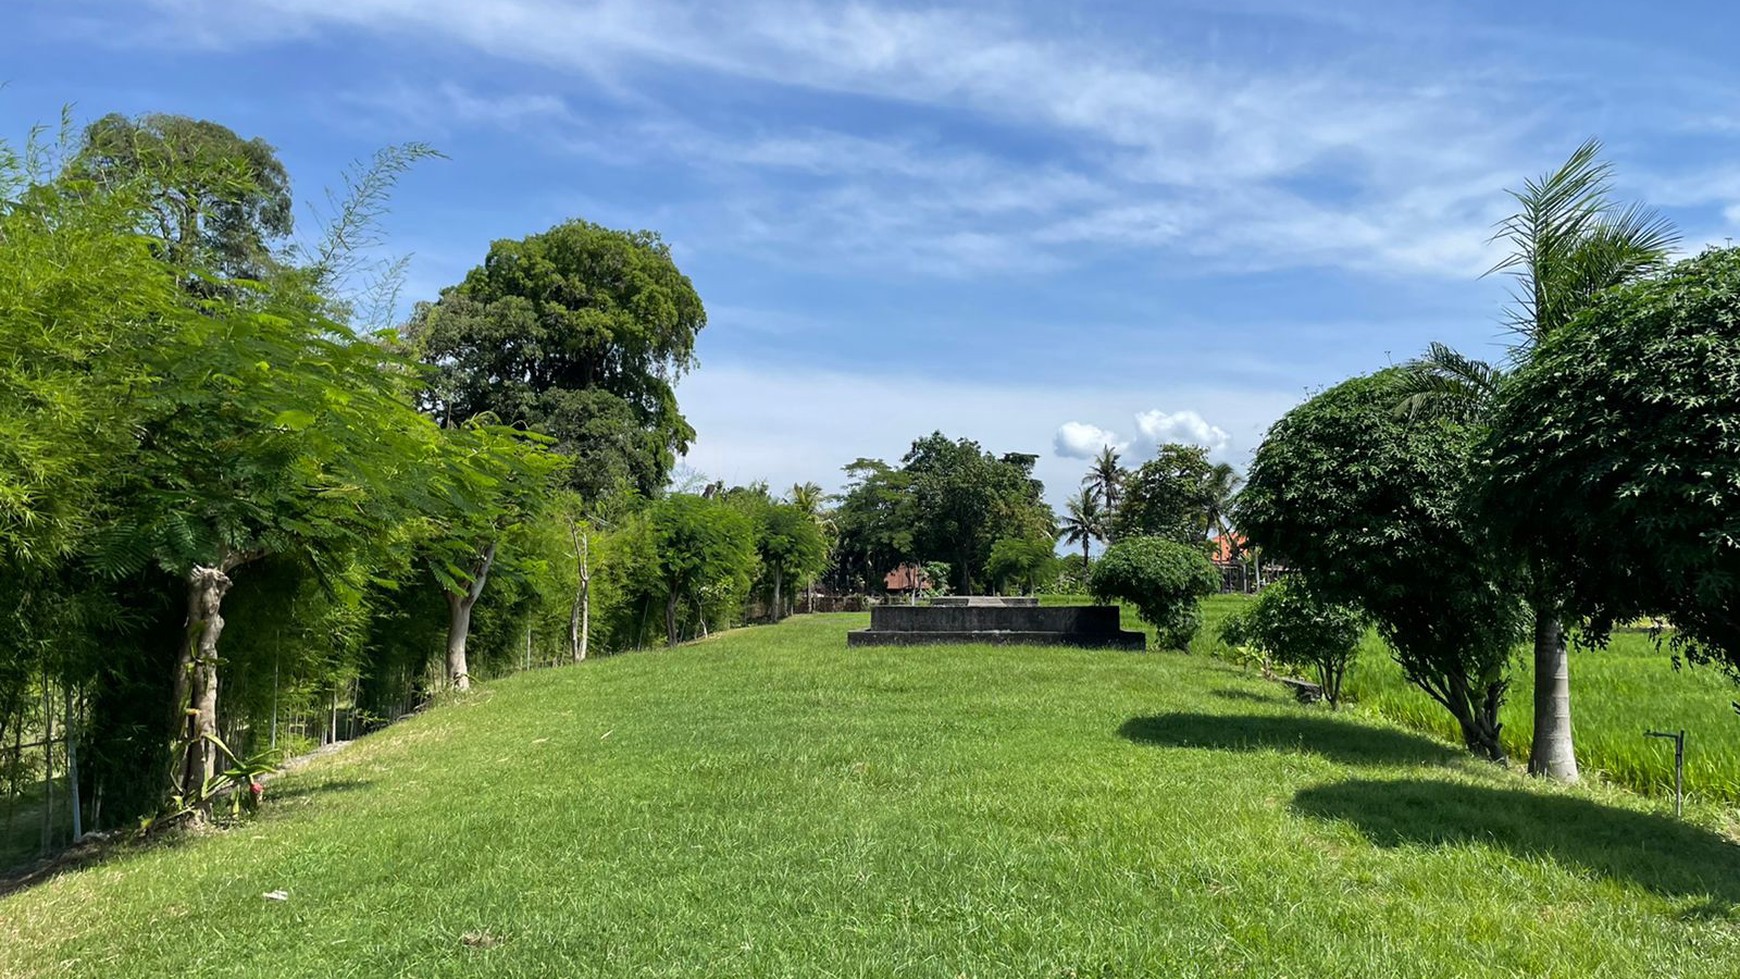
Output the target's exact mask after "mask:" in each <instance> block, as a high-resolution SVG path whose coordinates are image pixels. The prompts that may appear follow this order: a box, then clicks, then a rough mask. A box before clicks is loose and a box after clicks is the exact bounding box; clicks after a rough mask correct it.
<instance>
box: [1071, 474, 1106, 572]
mask: <svg viewBox="0 0 1740 979" xmlns="http://www.w3.org/2000/svg"><path fill="white" fill-rule="evenodd" d="M1064 509H1065V510H1066V511H1067V515H1066V516H1065V517H1064V518H1063V524H1062V530H1063V539H1064V541H1065V542H1067V543H1070V544H1080V545H1081V565H1082V567H1083V568H1086V567H1087V564H1088V546H1089V545H1090V544H1092V543H1093V542H1094V541H1096V540H1099V541H1103V540H1105V539H1106V511H1105V510H1104V509H1103V508H1102V507H1101V506H1100V498H1099V497H1098V496H1095V495H1094V491H1093V489H1092V488H1090V487H1083V488H1082V491H1081V492H1080V493H1078V494H1076V495H1075V496H1074V497H1072V498H1070V500H1069V502H1068V503H1066V504H1065V505H1064Z"/></svg>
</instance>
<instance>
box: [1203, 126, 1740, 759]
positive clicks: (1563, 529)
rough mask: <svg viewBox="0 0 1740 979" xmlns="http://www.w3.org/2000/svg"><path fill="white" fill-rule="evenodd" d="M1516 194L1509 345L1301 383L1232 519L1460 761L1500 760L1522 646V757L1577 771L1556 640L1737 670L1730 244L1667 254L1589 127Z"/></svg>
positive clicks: (1431, 352) (1735, 343)
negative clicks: (1650, 620) (1665, 646)
mask: <svg viewBox="0 0 1740 979" xmlns="http://www.w3.org/2000/svg"><path fill="white" fill-rule="evenodd" d="M1513 196H1514V197H1515V199H1516V202H1517V211H1516V213H1515V214H1514V215H1513V216H1512V217H1510V218H1509V219H1507V220H1506V221H1504V222H1503V223H1502V224H1501V225H1500V226H1499V233H1498V236H1497V238H1498V240H1502V241H1504V242H1506V243H1507V244H1508V245H1509V246H1510V248H1511V251H1510V253H1509V254H1508V255H1507V257H1506V258H1505V259H1504V260H1503V261H1501V262H1500V263H1499V264H1498V265H1497V266H1496V267H1495V268H1494V270H1493V271H1494V272H1496V273H1504V274H1508V275H1511V276H1512V277H1513V278H1514V281H1515V283H1516V289H1515V291H1514V293H1513V295H1514V302H1513V304H1512V306H1511V309H1510V316H1511V325H1512V327H1513V329H1514V331H1515V335H1516V337H1517V342H1516V343H1515V345H1514V346H1513V347H1512V349H1511V351H1510V356H1509V358H1508V360H1507V361H1506V362H1505V363H1502V364H1496V365H1495V364H1488V363H1484V362H1482V361H1479V360H1476V359H1474V358H1471V357H1467V356H1465V355H1463V354H1460V353H1458V352H1456V351H1454V350H1452V349H1450V348H1449V347H1446V346H1443V345H1441V344H1434V345H1433V346H1431V347H1430V348H1429V349H1428V350H1427V351H1426V352H1425V353H1424V354H1423V355H1422V356H1421V357H1420V358H1418V359H1417V360H1414V361H1412V362H1409V363H1408V364H1405V365H1403V366H1401V367H1395V368H1388V369H1385V370H1382V371H1379V372H1377V373H1375V374H1371V375H1368V376H1364V377H1356V378H1353V379H1351V380H1348V381H1344V382H1342V383H1341V384H1338V385H1335V386H1334V387H1331V388H1329V389H1328V390H1326V391H1324V392H1322V393H1320V394H1318V395H1316V396H1315V397H1313V398H1311V399H1309V400H1308V401H1306V402H1305V403H1304V404H1302V405H1300V406H1299V407H1297V408H1295V409H1294V410H1292V411H1291V412H1289V413H1288V414H1287V415H1286V416H1285V417H1284V418H1282V419H1281V420H1280V421H1279V422H1277V423H1276V424H1275V426H1274V427H1273V428H1271V429H1270V431H1269V433H1268V436H1267V438H1266V439H1265V440H1264V442H1263V444H1262V446H1261V447H1260V448H1259V449H1258V451H1257V453H1256V457H1255V460H1254V462H1253V464H1252V466H1251V469H1250V472H1249V476H1248V483H1247V486H1246V488H1245V490H1244V492H1243V493H1242V494H1241V495H1240V497H1239V501H1238V505H1237V509H1236V516H1237V522H1238V525H1239V527H1240V528H1241V529H1242V530H1244V531H1245V532H1246V533H1247V534H1248V535H1249V536H1250V538H1251V540H1252V541H1253V542H1255V543H1257V544H1259V545H1260V546H1261V547H1263V548H1264V549H1265V550H1266V551H1268V552H1269V553H1272V554H1274V555H1276V556H1278V557H1280V558H1282V559H1283V560H1285V561H1286V562H1287V563H1288V564H1290V565H1292V566H1293V567H1295V568H1297V569H1299V570H1301V571H1302V572H1304V574H1305V575H1306V576H1307V578H1308V579H1309V583H1310V586H1311V588H1312V590H1313V592H1314V593H1316V594H1319V595H1321V596H1323V597H1324V598H1325V599H1327V600H1330V601H1335V602H1343V603H1346V604H1347V605H1349V606H1352V607H1354V608H1356V609H1358V610H1359V611H1360V612H1362V613H1363V614H1364V615H1365V616H1366V617H1367V618H1368V619H1369V620H1370V621H1372V622H1373V623H1374V624H1375V625H1376V626H1377V628H1378V630H1379V632H1380V633H1382V635H1383V636H1384V638H1385V639H1386V640H1387V641H1388V642H1389V645H1390V647H1391V649H1392V651H1393V653H1394V655H1395V656H1396V658H1397V660H1398V661H1399V662H1400V663H1401V665H1402V668H1403V670H1404V672H1405V674H1406V675H1407V677H1408V679H1409V680H1410V681H1412V682H1413V683H1415V684H1416V685H1418V686H1419V687H1421V688H1422V689H1423V690H1425V691H1426V692H1427V693H1428V694H1429V695H1430V696H1431V697H1432V698H1433V699H1434V700H1436V701H1437V702H1438V703H1440V704H1442V705H1443V706H1444V707H1445V709H1446V710H1448V711H1449V712H1450V713H1451V714H1452V715H1453V716H1454V717H1455V718H1456V720H1457V722H1458V724H1459V725H1460V727H1461V729H1462V732H1463V736H1464V739H1465V741H1466V742H1467V745H1468V747H1469V749H1470V750H1472V751H1474V752H1475V753H1477V754H1479V755H1482V756H1484V757H1488V758H1492V759H1494V760H1502V759H1503V758H1504V756H1505V749H1504V746H1503V743H1502V740H1501V731H1500V727H1499V722H1498V711H1499V707H1500V705H1501V704H1502V702H1503V699H1504V697H1505V695H1506V692H1507V690H1508V688H1509V685H1510V683H1511V682H1512V671H1511V667H1512V663H1511V649H1512V648H1513V646H1514V644H1516V643H1517V642H1519V641H1524V640H1525V639H1526V640H1532V641H1531V643H1530V644H1531V646H1532V655H1531V657H1530V663H1531V665H1532V668H1533V683H1534V693H1535V696H1534V732H1533V741H1532V744H1531V747H1530V752H1529V755H1530V757H1529V770H1530V771H1531V772H1532V773H1535V774H1538V775H1542V776H1547V777H1552V778H1557V779H1561V780H1566V781H1574V780H1576V779H1577V778H1578V768H1577V763H1576V753H1575V747H1574V743H1573V739H1572V724H1571V692H1572V687H1571V682H1570V663H1571V658H1570V656H1569V654H1568V649H1567V638H1568V635H1576V636H1580V637H1581V639H1582V641H1583V642H1585V643H1588V644H1599V643H1601V642H1603V641H1604V639H1605V636H1606V635H1607V633H1608V631H1609V630H1610V629H1611V628H1612V627H1613V626H1614V625H1615V624H1616V623H1623V622H1626V621H1629V620H1633V619H1636V618H1639V617H1644V616H1654V617H1661V618H1664V619H1665V620H1666V621H1667V622H1668V623H1669V626H1670V629H1669V631H1668V632H1667V634H1666V636H1667V639H1668V641H1669V642H1670V643H1671V645H1672V646H1673V647H1674V648H1675V649H1676V650H1677V651H1679V652H1681V653H1683V654H1685V655H1686V656H1687V657H1689V658H1691V659H1694V660H1707V661H1713V662H1717V663H1721V664H1723V665H1725V666H1727V667H1728V668H1729V669H1730V670H1731V671H1732V670H1736V668H1737V666H1740V628H1736V627H1735V625H1734V623H1735V622H1736V621H1740V617H1737V616H1736V614H1735V611H1734V610H1735V609H1736V608H1740V601H1737V599H1740V584H1737V583H1740V557H1737V556H1736V555H1737V554H1740V551H1737V549H1736V546H1735V541H1736V540H1740V536H1737V533H1740V507H1737V506H1736V500H1740V497H1737V496H1736V489H1737V488H1740V471H1736V463H1735V461H1734V460H1735V459H1736V458H1737V456H1736V454H1735V450H1736V449H1737V448H1740V445H1736V443H1735V435H1734V434H1733V433H1735V432H1740V395H1737V394H1736V391H1737V390H1740V388H1737V387H1736V385H1735V384H1734V383H1733V380H1734V376H1735V375H1734V374H1733V373H1732V371H1733V365H1734V364H1735V363H1740V331H1736V328H1735V324H1736V323H1740V298H1737V297H1740V258H1737V256H1736V253H1735V252H1734V251H1732V250H1724V249H1717V250H1711V251H1709V252H1706V253H1705V254H1704V255H1702V256H1700V257H1697V258H1694V259H1689V260H1685V261H1681V262H1678V263H1674V262H1672V260H1671V259H1672V250H1673V248H1674V247H1675V245H1676V243H1677V240H1678V237H1677V233H1676V232H1675V231H1674V229H1673V228H1672V227H1671V225H1669V224H1668V223H1667V222H1666V221H1665V220H1663V219H1662V218H1661V217H1660V216H1659V215H1657V214H1655V213H1654V212H1653V211H1651V210H1649V209H1648V208H1646V207H1643V206H1641V205H1637V204H1623V203H1620V202H1617V201H1615V200H1614V199H1613V196H1612V193H1611V169H1610V167H1609V166H1608V165H1607V164H1606V163H1604V162H1602V161H1601V159H1600V146H1599V144H1598V143H1596V142H1594V141H1590V142H1589V143H1586V144H1585V145H1583V146H1581V147H1579V148H1578V149H1577V151H1576V152H1575V153H1573V154H1572V155H1571V157H1570V158H1569V159H1568V160H1567V161H1566V162H1565V164H1564V165H1563V166H1562V167H1560V168H1558V169H1557V170H1555V171H1553V172H1551V173H1548V174H1546V175H1544V176H1542V177H1541V178H1540V179H1538V180H1533V181H1530V182H1529V183H1528V184H1527V185H1526V186H1525V187H1524V188H1523V189H1522V190H1521V191H1517V192H1515V193H1514V195H1513ZM1736 675H1737V676H1740V672H1736Z"/></svg>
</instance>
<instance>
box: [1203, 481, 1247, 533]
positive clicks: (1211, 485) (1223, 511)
mask: <svg viewBox="0 0 1740 979" xmlns="http://www.w3.org/2000/svg"><path fill="white" fill-rule="evenodd" d="M1244 481H1245V479H1244V477H1243V476H1240V475H1239V474H1238V470H1236V469H1234V468H1233V467H1232V466H1231V465H1229V464H1227V463H1224V462H1217V463H1215V464H1214V467H1213V468H1211V469H1210V470H1209V471H1208V479H1207V481H1206V482H1204V483H1203V487H1202V494H1203V503H1204V504H1205V505H1206V507H1207V509H1206V512H1205V514H1204V516H1205V517H1206V522H1207V524H1208V528H1207V529H1208V531H1209V532H1210V533H1214V534H1219V535H1220V536H1222V537H1226V538H1228V539H1229V540H1230V539H1231V536H1232V526H1231V525H1230V524H1228V523H1227V514H1229V513H1231V512H1232V507H1233V498H1234V497H1236V496H1238V493H1239V484H1241V483H1243V482H1244Z"/></svg>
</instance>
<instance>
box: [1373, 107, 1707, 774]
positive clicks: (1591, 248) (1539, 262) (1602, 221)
mask: <svg viewBox="0 0 1740 979" xmlns="http://www.w3.org/2000/svg"><path fill="white" fill-rule="evenodd" d="M1600 155H1601V144H1600V143H1599V142H1598V141H1596V140H1593V139H1592V140H1589V141H1588V142H1586V143H1584V144H1583V145H1582V146H1579V147H1578V148H1577V151H1576V152H1575V153H1572V154H1571V157H1570V159H1568V160H1566V161H1565V164H1564V166H1562V167H1560V168H1559V169H1558V170H1556V171H1554V172H1552V173H1550V174H1547V175H1545V176H1543V177H1541V178H1540V179H1538V180H1530V181H1528V182H1527V183H1526V184H1524V185H1523V189H1522V190H1521V191H1512V192H1511V196H1512V197H1514V198H1515V199H1516V202H1517V212H1516V213H1515V214H1513V215H1511V216H1510V217H1508V218H1506V219H1505V220H1504V221H1502V222H1500V223H1499V225H1498V232H1497V233H1496V234H1495V235H1494V236H1493V240H1495V241H1503V242H1505V243H1507V244H1508V245H1509V246H1510V248H1511V251H1510V254H1509V255H1508V256H1506V257H1505V259H1504V260H1503V261H1501V262H1499V263H1498V264H1497V265H1495V266H1493V268H1492V269H1491V271H1490V272H1489V273H1488V274H1491V273H1492V272H1500V273H1504V274H1507V275H1510V276H1512V277H1513V278H1514V279H1515V283H1516V287H1515V289H1514V291H1513V292H1512V294H1511V295H1512V303H1511V309H1510V313H1509V315H1510V325H1511V328H1512V329H1513V330H1514V331H1515V332H1516V334H1517V335H1518V337H1519V340H1518V342H1517V343H1516V344H1515V345H1514V346H1513V347H1512V348H1511V351H1510V356H1511V360H1512V363H1513V364H1514V363H1518V362H1520V361H1522V360H1524V359H1525V358H1527V356H1528V355H1529V353H1530V352H1531V351H1532V350H1533V349H1534V346H1535V345H1536V344H1537V343H1539V342H1541V340H1543V339H1545V338H1546V337H1547V336H1550V335H1551V334H1552V333H1553V332H1554V331H1556V330H1558V329H1560V328H1561V327H1563V326H1564V325H1565V324H1567V323H1569V322H1570V321H1571V320H1572V318H1573V317H1575V316H1576V315H1577V314H1578V313H1579V312H1580V311H1582V310H1583V309H1584V308H1585V307H1587V306H1588V305H1589V304H1590V303H1591V302H1593V301H1594V299H1595V297H1596V296H1597V295H1598V294H1599V293H1601V292H1602V290H1605V289H1608V288H1611V287H1613V286H1616V285H1620V284H1622V283H1625V282H1628V281H1631V280H1633V279H1636V278H1639V277H1641V276H1644V275H1648V274H1650V273H1652V272H1655V271H1657V270H1659V269H1660V268H1662V267H1663V266H1664V265H1665V264H1666V263H1667V260H1668V256H1669V254H1670V253H1671V251H1672V250H1673V248H1674V246H1675V244H1677V243H1678V241H1679V233H1678V232H1677V231H1675V230H1674V227H1673V225H1672V224H1671V223H1669V222H1668V221H1667V220H1666V219H1665V218H1663V217H1661V216H1660V215H1658V214H1657V213H1655V212H1654V211H1653V210H1651V209H1649V208H1647V207H1644V206H1642V205H1639V204H1624V205H1622V204H1619V203H1617V202H1615V201H1613V200H1612V199H1611V196H1610V195H1611V192H1612V172H1613V171H1612V166H1611V165H1610V164H1608V163H1605V162H1603V161H1602V160H1601V159H1600ZM1407 370H1408V377H1409V379H1408V383H1407V388H1408V393H1407V396H1406V397H1405V398H1404V399H1403V400H1402V402H1401V404H1400V405H1399V406H1398V410H1399V411H1403V412H1405V413H1407V414H1410V415H1421V414H1425V415H1431V416H1436V417H1451V418H1456V419H1458V420H1461V421H1464V422H1471V423H1478V422H1479V421H1480V420H1481V419H1483V418H1484V417H1486V413H1487V411H1488V409H1489V408H1490V407H1491V405H1492V403H1493V400H1494V398H1495V397H1496V395H1497V393H1498V391H1499V390H1500V389H1501V387H1502V386H1503V384H1504V382H1505V379H1506V377H1507V376H1508V369H1507V368H1505V367H1498V366H1494V365H1492V364H1488V363H1485V362H1483V361H1480V360H1476V359H1474V358H1471V357H1465V356H1463V355H1462V354H1459V353H1457V352H1456V351H1455V350H1452V349H1451V348H1449V347H1447V346H1445V345H1443V344H1440V343H1435V344H1433V345H1432V346H1431V347H1429V348H1428V349H1427V351H1426V353H1425V355H1424V356H1422V357H1420V358H1419V359H1418V360H1415V361H1413V362H1411V363H1410V364H1408V365H1407ZM1532 572H1533V575H1532V577H1533V584H1532V587H1531V594H1530V596H1529V603H1530V605H1531V606H1532V608H1533V611H1534V616H1535V635H1534V666H1535V716H1534V722H1535V728H1534V730H1535V733H1534V744H1533V745H1531V746H1530V749H1529V772H1530V774H1534V775H1546V776H1549V777H1552V778H1556V779H1561V780H1563V781H1568V782H1574V781H1576V780H1577V777H1578V773H1577V756H1576V751H1575V747H1574V745H1573V743H1572V737H1571V687H1570V670H1569V661H1568V658H1567V657H1566V652H1565V634H1564V624H1563V622H1562V616H1561V613H1560V603H1559V601H1558V596H1559V595H1560V594H1562V588H1561V587H1560V586H1558V585H1557V584H1556V583H1555V582H1554V581H1553V579H1552V574H1551V572H1550V571H1549V570H1548V569H1547V568H1544V567H1537V568H1534V569H1532Z"/></svg>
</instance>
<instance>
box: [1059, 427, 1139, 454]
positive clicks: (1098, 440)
mask: <svg viewBox="0 0 1740 979" xmlns="http://www.w3.org/2000/svg"><path fill="white" fill-rule="evenodd" d="M1108 445H1109V446H1111V447H1113V448H1122V444H1121V443H1119V442H1118V437H1117V436H1116V435H1114V434H1112V433H1111V432H1108V431H1106V430H1105V429H1103V428H1100V427H1099V426H1097V425H1088V424H1086V423H1084V422H1064V423H1063V424H1062V425H1060V426H1058V429H1057V435H1056V436H1055V437H1053V438H1052V440H1051V447H1052V450H1053V451H1055V452H1056V453H1057V454H1058V455H1060V456H1062V457H1064V458H1065V459H1092V458H1093V457H1094V456H1097V455H1099V454H1100V450H1101V449H1103V448H1105V447H1106V446H1108Z"/></svg>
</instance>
